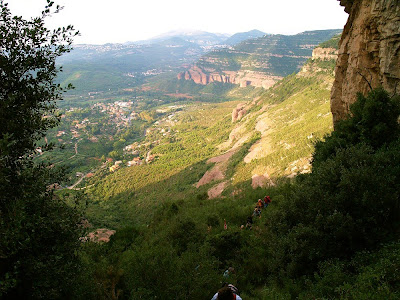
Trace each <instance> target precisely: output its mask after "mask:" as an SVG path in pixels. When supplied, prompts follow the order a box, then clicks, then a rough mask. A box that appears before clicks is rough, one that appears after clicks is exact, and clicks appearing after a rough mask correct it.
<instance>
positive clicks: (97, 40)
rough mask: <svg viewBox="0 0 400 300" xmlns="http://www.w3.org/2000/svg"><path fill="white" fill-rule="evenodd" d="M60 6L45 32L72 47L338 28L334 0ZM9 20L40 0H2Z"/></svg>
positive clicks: (140, 0) (42, 0) (69, 1)
mask: <svg viewBox="0 0 400 300" xmlns="http://www.w3.org/2000/svg"><path fill="white" fill-rule="evenodd" d="M54 1H55V2H56V4H60V5H62V6H64V9H63V10H62V11H61V12H60V13H59V14H57V15H53V16H52V17H51V18H49V19H48V21H47V25H48V27H50V28H55V27H59V26H66V25H69V24H71V25H73V26H74V27H75V28H76V29H78V30H79V31H80V33H81V36H79V37H77V38H75V43H76V44H82V43H87V44H105V43H124V42H128V41H131V42H133V41H138V40H145V39H149V38H152V37H154V36H157V35H160V34H163V33H166V32H169V31H173V30H203V31H208V32H214V33H226V34H234V33H237V32H245V31H249V30H253V29H258V30H261V31H263V32H265V33H272V34H278V33H279V34H296V33H299V32H303V31H306V30H319V29H337V28H343V27H344V25H345V23H346V20H347V16H348V15H347V14H346V13H345V12H344V8H343V7H341V6H340V5H339V2H338V0H198V1H194V0H111V1H110V0H54ZM5 2H7V3H8V4H9V8H10V9H11V12H12V14H13V15H22V16H23V17H25V18H30V17H34V16H38V15H40V12H41V11H42V10H43V8H44V6H45V4H46V0H5Z"/></svg>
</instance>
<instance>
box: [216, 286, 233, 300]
mask: <svg viewBox="0 0 400 300" xmlns="http://www.w3.org/2000/svg"><path fill="white" fill-rule="evenodd" d="M217 299H218V300H232V299H233V292H232V290H231V289H230V288H229V287H228V286H224V287H223V288H220V289H219V290H218V298H217Z"/></svg>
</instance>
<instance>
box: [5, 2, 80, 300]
mask: <svg viewBox="0 0 400 300" xmlns="http://www.w3.org/2000/svg"><path fill="white" fill-rule="evenodd" d="M53 6H54V4H53V2H51V1H47V6H46V7H45V10H44V11H43V12H42V15H41V16H40V17H37V18H33V19H31V20H24V19H23V18H22V17H18V16H12V14H11V12H10V10H9V9H8V5H7V3H5V2H4V1H0V10H1V11H0V14H1V15H0V18H1V19H0V35H1V40H0V83H1V86H0V124H1V125H0V236H1V238H0V282H1V284H0V297H2V298H8V299H17V298H19V299H21V298H25V299H27V298H47V299H49V298H59V297H67V296H68V295H69V294H70V287H71V286H72V284H73V283H74V276H73V274H75V273H77V272H79V267H78V266H79V265H78V260H77V256H76V250H77V249H78V248H79V243H80V242H79V236H80V231H81V229H80V227H78V226H77V223H78V222H79V218H78V215H77V213H76V212H75V210H74V209H72V208H71V207H69V206H67V205H66V204H65V203H64V202H63V201H61V200H59V199H58V198H57V197H55V195H54V184H55V183H57V182H59V180H60V175H61V174H60V172H58V171H55V170H54V169H53V168H49V166H46V165H37V164H34V163H33V162H32V155H33V154H34V152H35V149H36V147H39V145H37V142H38V140H39V139H40V138H41V137H43V136H44V134H45V131H46V130H47V129H49V128H51V127H53V126H55V125H56V124H57V123H58V120H59V117H58V115H57V113H56V111H55V108H56V107H55V101H56V100H58V99H61V95H62V92H63V89H62V88H61V87H60V86H59V85H57V84H55V83H54V79H55V76H56V74H57V72H58V71H59V69H58V68H57V67H56V65H55V60H56V58H57V57H58V56H60V55H62V54H63V53H65V52H67V51H69V48H70V45H71V43H72V38H73V36H74V35H75V31H74V29H73V28H72V26H68V27H65V28H59V29H56V30H54V31H50V30H48V29H46V27H45V26H44V22H45V19H46V17H48V16H50V15H51V14H52V13H53V12H54V13H56V12H58V11H59V9H60V7H58V6H57V7H56V8H54V7H53ZM48 146H49V145H43V147H42V148H43V149H44V148H46V147H48Z"/></svg>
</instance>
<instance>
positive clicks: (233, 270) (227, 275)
mask: <svg viewBox="0 0 400 300" xmlns="http://www.w3.org/2000/svg"><path fill="white" fill-rule="evenodd" d="M231 274H235V269H234V268H232V267H229V268H228V269H227V270H225V272H224V275H222V276H224V278H225V279H226V278H229V276H230V275H231Z"/></svg>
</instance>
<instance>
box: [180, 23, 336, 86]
mask: <svg viewBox="0 0 400 300" xmlns="http://www.w3.org/2000/svg"><path fill="white" fill-rule="evenodd" d="M340 32H341V30H320V31H309V32H303V33H299V34H296V35H288V36H285V35H265V36H263V37H260V38H256V39H250V40H246V41H243V42H241V43H239V44H237V45H235V46H233V47H230V48H225V49H219V50H214V51H212V52H210V53H208V54H206V55H203V56H202V57H201V58H200V59H199V61H197V62H196V63H195V64H194V66H193V67H191V68H190V69H189V70H187V71H185V72H182V73H180V74H179V75H178V79H180V80H183V79H184V80H192V81H194V82H195V83H197V84H203V85H204V84H208V83H211V82H225V83H233V84H239V85H240V86H242V87H246V86H248V85H252V86H256V87H264V88H269V87H271V86H273V85H274V83H276V82H277V81H279V80H280V79H282V78H283V77H285V76H288V75H289V74H292V73H294V72H297V71H299V70H300V68H301V66H302V65H303V64H304V62H305V61H306V60H307V59H308V58H309V57H310V56H311V54H312V50H313V48H315V47H316V46H317V45H318V44H319V43H321V42H323V41H326V40H329V39H330V38H331V37H333V36H334V35H336V34H338V33H340Z"/></svg>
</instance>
